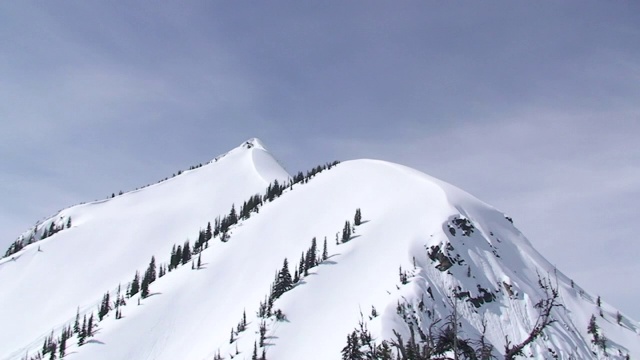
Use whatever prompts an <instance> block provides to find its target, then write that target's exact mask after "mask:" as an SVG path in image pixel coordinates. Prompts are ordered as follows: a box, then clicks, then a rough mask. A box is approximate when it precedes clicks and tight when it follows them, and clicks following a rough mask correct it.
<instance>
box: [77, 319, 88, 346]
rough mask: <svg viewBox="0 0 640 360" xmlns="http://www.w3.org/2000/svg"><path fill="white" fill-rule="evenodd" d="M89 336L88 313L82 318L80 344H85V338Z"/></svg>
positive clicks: (79, 335)
mask: <svg viewBox="0 0 640 360" xmlns="http://www.w3.org/2000/svg"><path fill="white" fill-rule="evenodd" d="M86 337H87V315H85V316H84V319H83V320H82V327H81V328H80V334H78V346H82V345H84V339H85V338H86Z"/></svg>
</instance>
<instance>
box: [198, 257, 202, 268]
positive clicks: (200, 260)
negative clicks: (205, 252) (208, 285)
mask: <svg viewBox="0 0 640 360" xmlns="http://www.w3.org/2000/svg"><path fill="white" fill-rule="evenodd" d="M200 266H202V259H201V254H198V269H200Z"/></svg>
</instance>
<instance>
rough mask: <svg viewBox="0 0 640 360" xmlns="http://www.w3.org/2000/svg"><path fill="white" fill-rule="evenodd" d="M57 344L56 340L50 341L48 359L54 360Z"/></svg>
mask: <svg viewBox="0 0 640 360" xmlns="http://www.w3.org/2000/svg"><path fill="white" fill-rule="evenodd" d="M57 348H58V346H57V344H56V342H55V341H54V342H52V343H51V347H50V348H49V352H50V353H49V360H56V355H57V354H56V352H57V351H56V350H57Z"/></svg>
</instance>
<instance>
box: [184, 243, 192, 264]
mask: <svg viewBox="0 0 640 360" xmlns="http://www.w3.org/2000/svg"><path fill="white" fill-rule="evenodd" d="M189 260H191V249H190V248H189V240H187V241H185V242H184V246H183V247H182V265H184V264H186V263H187V262H188V261H189Z"/></svg>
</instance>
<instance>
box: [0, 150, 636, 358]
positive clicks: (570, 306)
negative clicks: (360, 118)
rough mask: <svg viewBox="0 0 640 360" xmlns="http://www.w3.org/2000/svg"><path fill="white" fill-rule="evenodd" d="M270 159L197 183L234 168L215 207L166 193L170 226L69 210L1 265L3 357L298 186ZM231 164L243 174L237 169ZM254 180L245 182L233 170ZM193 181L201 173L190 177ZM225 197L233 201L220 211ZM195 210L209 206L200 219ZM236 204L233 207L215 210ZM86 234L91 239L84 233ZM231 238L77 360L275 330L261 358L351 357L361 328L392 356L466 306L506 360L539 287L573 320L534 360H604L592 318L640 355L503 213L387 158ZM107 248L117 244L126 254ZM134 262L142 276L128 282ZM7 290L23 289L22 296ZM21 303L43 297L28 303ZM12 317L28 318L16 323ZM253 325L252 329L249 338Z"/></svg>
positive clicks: (180, 353)
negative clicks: (269, 306)
mask: <svg viewBox="0 0 640 360" xmlns="http://www.w3.org/2000/svg"><path fill="white" fill-rule="evenodd" d="M263 148H264V146H263V145H262V144H261V143H260V142H259V141H258V140H250V141H248V142H246V143H244V144H243V145H242V146H241V147H240V148H238V149H235V150H233V151H231V152H230V153H228V154H226V155H224V156H221V157H219V158H218V161H217V162H216V163H214V164H211V165H207V166H205V167H203V168H201V169H198V170H196V171H204V170H205V169H207V167H208V166H212V167H213V166H219V167H220V170H216V172H215V175H216V176H211V178H214V177H215V178H216V179H217V178H218V177H221V178H224V179H226V180H228V181H227V182H224V183H223V182H222V180H219V179H218V180H208V181H211V182H215V184H216V186H215V189H211V193H208V195H207V196H210V197H211V198H213V199H214V200H213V201H211V200H207V201H205V200H203V199H202V197H204V195H203V196H198V195H192V194H190V192H191V191H192V190H191V189H192V188H193V187H186V185H185V184H183V185H182V186H179V187H178V186H177V187H175V188H174V189H172V190H171V191H169V190H167V191H165V192H163V193H162V195H163V196H164V197H165V198H166V199H165V200H168V201H167V203H168V204H169V205H166V206H167V207H169V208H172V210H171V211H172V212H171V214H170V215H166V216H163V217H160V216H159V215H158V211H159V209H156V208H155V207H154V206H156V207H159V208H161V206H160V205H158V204H156V203H153V206H152V205H146V206H145V205H142V204H144V202H142V201H140V200H136V199H130V200H129V201H127V202H124V200H126V199H127V198H126V196H133V195H134V193H130V194H127V195H124V196H122V197H119V198H115V199H113V200H110V201H107V202H105V203H103V204H101V205H96V204H92V205H87V206H85V207H100V206H107V204H109V203H111V202H115V201H121V202H123V204H122V205H121V206H118V207H115V205H112V206H114V208H112V209H111V211H107V210H104V211H103V212H97V210H96V211H95V212H91V213H89V211H88V210H82V209H83V207H77V208H78V210H77V211H76V210H74V209H76V208H71V209H69V211H71V210H74V211H76V212H73V213H70V214H71V216H72V217H73V224H74V225H73V226H72V227H71V228H70V229H68V230H64V231H62V232H60V233H57V234H56V235H54V236H53V237H51V238H50V239H47V240H45V241H43V242H41V243H38V244H37V245H40V246H41V250H43V251H42V252H38V251H37V249H33V248H34V247H37V245H35V246H34V245H32V246H31V247H30V248H29V249H27V250H25V251H23V252H21V253H18V254H16V258H17V259H16V261H10V260H3V261H2V262H0V283H1V284H3V290H2V293H1V294H0V296H1V297H2V299H1V300H2V301H4V302H0V309H2V310H0V316H1V318H0V322H1V323H3V324H5V323H11V324H12V326H11V327H4V326H3V328H2V330H1V331H2V333H0V336H1V337H0V341H1V342H2V343H0V349H1V350H2V351H0V354H5V353H7V354H14V356H13V357H12V356H5V357H7V358H19V357H20V356H23V355H24V354H25V353H26V352H27V350H28V349H27V348H28V346H27V345H31V346H30V347H29V348H30V349H34V350H35V349H37V348H38V347H41V346H42V340H43V337H40V338H38V335H41V334H42V335H46V334H48V332H49V331H50V329H52V328H56V336H58V333H59V331H58V330H57V327H61V326H63V325H68V324H69V323H70V322H71V321H72V320H73V316H74V315H75V307H76V305H81V306H83V307H84V308H86V309H88V310H91V311H94V312H95V309H96V305H97V303H98V301H99V300H100V298H101V296H102V294H103V293H104V292H105V291H106V290H108V289H111V290H113V289H114V288H115V287H116V286H117V285H118V283H122V284H125V283H126V282H128V281H130V280H131V278H132V276H133V272H134V271H135V270H136V269H137V270H141V271H143V270H144V268H145V267H146V265H147V264H148V261H149V258H150V256H151V255H156V260H157V262H164V263H166V262H167V261H168V257H169V251H170V248H171V245H172V244H173V243H181V242H182V241H183V240H184V237H185V236H188V235H191V234H193V235H192V236H195V232H197V229H198V228H199V227H201V226H203V224H206V222H207V221H213V219H214V218H215V217H216V216H217V215H224V214H227V213H228V211H229V208H230V203H231V202H235V203H236V204H240V203H241V202H242V200H246V197H248V196H249V195H251V194H253V193H255V192H256V191H260V190H262V188H264V186H265V182H266V181H268V180H266V179H273V178H279V179H282V178H283V177H285V176H286V174H285V173H284V172H283V171H282V170H281V168H280V167H279V166H277V164H276V162H275V160H273V159H272V158H271V157H270V156H269V155H268V154H267V153H266V152H264V150H263ZM249 155H250V156H249ZM225 161H228V164H229V165H228V167H227V165H225V167H224V168H223V166H222V164H224V163H225ZM231 164H233V165H231ZM238 164H244V165H242V166H240V165H238ZM238 168H241V169H242V170H243V171H236V172H233V171H234V170H237V169H238ZM211 171H213V170H211ZM256 174H259V176H256ZM185 175H190V172H187V173H186V174H184V175H181V176H185ZM243 176H245V177H247V178H248V179H247V178H243ZM199 177H200V176H194V178H199ZM203 177H204V176H203ZM207 178H209V177H207ZM178 179H180V177H177V178H175V179H174V180H172V181H177V180H178ZM185 179H188V177H185ZM209 179H210V178H209ZM184 181H186V180H184ZM208 181H207V180H202V183H206V182H208ZM246 181H251V183H250V184H249V185H247V184H246V183H244V182H246ZM254 181H255V182H254ZM160 185H162V184H160ZM201 185H202V186H204V185H203V184H201ZM241 186H255V188H258V189H257V190H252V191H246V192H245V195H244V196H245V198H242V199H237V198H235V197H234V196H231V194H230V193H231V192H233V191H237V189H239V188H240V187H241ZM260 187H262V188H260ZM150 189H151V188H149V189H145V190H144V192H146V191H149V190H150ZM185 192H186V194H185ZM239 193H240V192H239V191H238V192H237V193H235V195H238V194H239ZM199 194H200V193H199ZM148 196H149V197H150V198H153V199H155V198H157V196H153V197H152V196H151V195H148ZM184 197H187V199H185V198H184ZM221 198H222V199H225V200H226V202H225V201H222V200H220V201H216V200H218V199H221ZM146 201H151V200H149V199H147V200H146ZM194 202H195V203H198V204H201V205H200V206H194V205H193V204H194ZM176 203H177V204H182V205H180V209H181V211H177V210H175V209H173V206H176V205H177V204H176ZM222 203H224V207H219V206H217V205H215V204H222ZM162 204H164V202H162ZM210 206H211V207H210ZM357 208H360V209H361V211H362V220H363V221H362V224H361V225H359V226H356V227H355V228H354V229H355V232H354V233H353V234H352V236H351V238H350V240H349V241H347V242H344V243H343V242H341V241H340V239H339V238H340V237H341V235H342V231H343V228H344V226H345V222H346V221H350V222H351V223H353V218H354V213H355V210H356V209H357ZM81 210H82V211H81ZM145 210H146V211H145ZM165 211H169V210H165ZM183 212H188V215H185V214H184V213H183ZM139 213H142V214H143V215H140V214H139ZM160 213H162V212H160ZM61 216H67V214H66V213H65V214H61ZM152 216H153V217H152ZM115 217H117V219H118V221H115V220H114V218H115ZM132 217H134V218H135V219H136V221H133V220H131V219H132ZM76 218H77V220H76ZM194 218H195V219H194ZM96 224H101V225H100V227H98V225H96ZM117 224H124V225H121V226H120V227H118V226H116V225H117ZM141 224H142V225H141ZM81 231H84V232H83V233H82V234H83V236H82V237H81V236H80V235H76V234H79V233H80V232H81ZM149 233H151V234H149ZM229 235H230V238H229V239H228V241H227V242H221V241H220V240H219V239H218V238H214V239H213V240H212V242H211V245H210V246H209V247H208V248H207V249H205V250H203V252H202V253H201V254H200V255H201V257H202V258H201V261H202V266H201V267H200V268H199V269H198V268H196V269H193V270H192V268H191V266H190V265H184V266H180V267H178V268H177V269H175V270H173V271H172V272H170V273H168V274H167V275H165V276H164V277H162V278H159V279H157V280H156V281H155V282H154V283H152V284H151V296H149V297H147V298H145V299H139V295H136V296H134V297H133V298H130V299H128V300H127V305H126V306H123V307H122V308H121V311H122V314H123V317H122V319H118V320H116V319H115V317H114V314H113V312H112V313H110V314H109V315H107V317H106V318H105V319H104V320H103V321H101V322H100V323H99V326H98V329H97V331H96V335H95V336H94V337H93V338H91V340H90V341H88V342H87V343H86V344H85V345H84V346H82V347H78V346H77V345H75V342H76V339H75V337H74V338H72V339H71V340H70V342H69V343H70V344H71V343H73V344H71V345H69V346H68V351H67V354H69V355H68V356H67V357H68V358H69V359H87V360H96V359H97V360H100V359H104V360H107V359H108V360H111V359H158V360H165V359H166V360H169V359H171V360H174V359H195V360H200V359H202V360H204V359H209V360H210V359H213V358H214V357H215V356H216V355H218V354H219V355H220V356H221V357H222V358H224V359H230V358H232V357H233V358H236V359H250V358H251V357H252V353H253V349H254V344H260V325H261V324H264V326H265V327H266V334H265V335H266V336H265V338H264V344H263V345H264V346H263V347H259V346H258V348H257V352H258V355H261V353H262V352H263V351H264V352H265V355H266V358H267V359H272V360H273V359H275V360H288V359H292V360H293V359H296V360H297V359H319V360H320V359H322V360H326V359H340V358H341V356H340V352H341V350H342V348H343V347H344V346H345V345H346V337H347V334H349V333H351V332H352V331H353V330H354V329H355V328H356V327H358V324H359V322H360V321H362V322H363V323H364V324H365V325H366V326H367V327H368V328H369V329H370V330H371V333H372V335H373V336H374V338H375V339H376V340H377V341H378V342H380V341H382V340H384V339H394V338H395V334H394V331H395V332H397V333H398V334H400V335H401V336H402V337H403V339H405V340H406V339H408V337H409V335H410V330H409V326H408V325H407V321H406V320H405V319H412V320H411V321H414V322H415V323H416V326H417V327H420V328H421V329H422V330H423V331H426V329H427V328H428V327H429V324H431V323H433V322H434V321H436V320H437V319H439V318H444V317H446V316H448V315H450V314H451V313H453V309H454V308H455V309H456V310H455V312H456V313H457V314H458V315H459V316H460V323H461V324H462V326H461V328H460V330H461V332H462V334H463V336H464V337H468V338H479V337H480V335H481V333H482V328H483V324H484V327H485V328H486V330H485V332H484V334H485V337H486V339H487V340H488V341H490V342H491V343H492V344H493V345H494V347H495V348H494V352H493V354H494V355H495V356H500V355H501V354H503V353H504V345H505V338H506V337H508V339H509V340H510V341H511V342H512V343H519V342H521V341H523V340H524V339H525V338H526V336H527V335H528V333H529V332H530V330H531V329H532V327H533V326H534V323H535V321H536V318H537V315H538V310H537V309H536V308H535V307H534V304H535V303H536V302H538V301H539V300H540V299H541V298H544V296H545V294H544V291H543V290H542V289H541V288H540V287H539V285H538V281H539V279H542V281H548V282H549V283H551V284H552V286H553V287H554V288H557V289H558V291H559V302H560V303H561V304H563V305H564V307H557V308H555V309H554V310H553V313H552V315H553V318H554V319H556V320H557V322H555V323H554V324H552V325H551V326H550V327H549V328H548V329H547V330H545V332H544V335H543V336H542V337H541V338H540V339H539V340H537V341H535V342H534V343H533V344H532V345H530V346H528V347H527V348H525V352H524V355H525V356H531V357H533V358H536V359H548V358H553V357H554V356H558V357H559V358H562V359H569V358H576V359H590V358H597V357H602V356H604V353H603V351H602V350H600V349H598V348H596V347H594V346H593V345H592V344H591V342H590V339H591V335H589V334H587V324H588V322H589V319H590V317H591V315H592V314H595V315H596V317H597V324H598V326H599V328H600V330H599V331H600V334H601V335H604V336H605V337H606V338H607V339H608V343H607V347H608V349H607V354H608V355H609V356H610V358H624V356H625V355H626V354H629V355H630V356H631V358H636V357H639V356H640V345H639V344H640V341H639V340H640V337H639V336H640V335H639V334H640V330H639V329H640V326H639V324H638V323H637V322H636V321H633V320H631V319H628V318H627V317H626V316H624V315H621V317H620V321H618V318H619V317H618V314H617V312H616V310H615V309H613V308H612V307H610V306H609V305H607V304H606V303H602V305H600V306H598V305H597V304H596V300H595V297H594V296H592V295H590V294H587V293H585V292H584V291H582V290H581V289H580V287H579V286H578V285H577V284H573V282H572V281H571V280H570V279H569V278H568V277H567V276H565V275H564V274H562V273H561V272H560V271H559V270H557V269H555V268H554V267H553V266H552V265H551V264H549V263H548V262H547V261H546V260H545V259H544V258H542V257H541V256H540V254H538V253H537V252H536V251H535V249H533V247H532V245H531V244H530V243H529V241H528V240H527V239H526V238H525V237H524V236H523V235H522V234H521V233H520V232H519V231H518V230H517V229H516V228H515V227H514V226H513V224H512V222H511V221H510V220H508V219H507V218H506V217H505V215H504V214H503V213H501V212H499V211H497V210H495V209H493V208H492V207H490V206H488V205H486V204H484V203H482V202H481V201H479V200H477V199H476V198H474V197H472V196H471V195H469V194H467V193H465V192H464V191H461V190H459V189H457V188H455V187H453V186H451V185H449V184H446V183H444V182H442V181H439V180H437V179H434V178H432V177H429V176H427V175H425V174H423V173H420V172H418V171H416V170H413V169H410V168H407V167H404V166H401V165H397V164H391V163H388V162H383V161H376V160H355V161H348V162H344V163H341V164H339V165H337V166H336V167H335V168H332V169H330V170H327V171H324V172H321V173H319V174H317V175H316V176H314V177H313V178H312V179H311V180H310V181H308V182H301V183H297V184H295V185H293V187H292V188H288V189H286V190H285V191H284V193H283V194H282V195H281V196H279V197H277V198H276V199H275V200H274V201H272V202H266V203H265V204H264V205H263V206H261V207H260V208H259V212H258V213H254V214H252V215H251V217H250V218H249V219H246V220H244V221H241V222H240V223H239V224H238V225H236V226H233V227H232V228H231V231H230V232H229ZM92 237H96V238H98V237H99V239H100V241H97V240H93V238H92ZM314 237H315V238H316V239H317V245H318V246H317V247H318V251H317V253H316V254H315V256H318V257H319V256H321V252H322V248H323V243H324V240H325V238H326V241H327V251H328V259H326V260H324V261H322V262H321V263H320V264H319V265H318V266H315V267H313V268H312V269H310V270H309V272H308V274H307V275H306V276H303V277H302V279H301V280H300V281H299V282H298V283H297V284H295V285H294V287H293V288H292V289H291V290H289V291H287V292H285V293H284V294H283V295H282V296H281V297H280V298H278V299H277V300H275V302H274V303H273V309H274V310H275V309H279V310H281V311H282V312H283V313H284V316H285V317H286V319H285V320H283V321H277V320H276V319H275V318H274V317H269V318H266V319H263V318H259V317H258V316H257V311H258V309H259V305H260V303H261V302H264V301H265V300H266V296H268V294H269V293H270V290H271V284H272V283H273V281H274V275H275V273H276V271H278V270H280V269H281V268H282V267H283V261H284V259H285V258H286V259H288V262H289V270H290V272H291V273H292V274H293V273H294V271H295V269H297V268H298V264H299V262H300V258H301V255H302V254H304V253H306V252H307V250H308V249H309V246H310V245H311V242H312V238H314ZM65 239H68V240H65ZM122 239H126V240H122ZM337 239H338V240H337ZM105 242H106V243H110V242H115V243H116V244H117V246H116V247H115V248H111V247H108V246H105V245H104V243H105ZM150 243H153V244H155V245H154V246H151V245H149V244H150ZM59 244H60V245H59ZM69 254H75V256H71V255H69ZM123 264H125V265H126V267H127V268H126V270H122V269H121V267H123V266H125V265H123ZM8 269H14V270H8ZM16 269H17V270H16ZM87 273H88V274H87ZM65 276H70V277H71V276H72V277H73V278H72V279H73V281H74V282H77V283H78V284H74V283H70V282H69V283H68V282H66V281H65V279H66V278H65ZM92 279H98V281H96V284H95V285H92V284H90V281H91V280H92ZM5 282H7V284H9V285H8V286H7V288H6V289H7V290H6V291H5V287H4V284H5ZM20 283H22V284H20ZM25 284H28V286H26V285H25ZM31 284H35V285H33V286H32V285H31ZM29 286H31V287H29ZM34 286H41V287H43V288H34ZM60 286H63V289H60ZM20 292H22V293H24V294H26V295H27V296H23V295H18V293H20ZM49 296H51V297H52V298H53V299H49ZM7 299H9V300H7ZM67 299H68V301H66V302H65V301H64V300H67ZM20 301H24V304H21V303H20ZM12 306H13V307H16V306H17V307H18V310H19V311H15V312H14V311H13V310H12V311H7V310H5V309H12V308H11V307H12ZM43 309H46V310H43ZM373 309H375V311H373ZM243 313H246V317H247V326H246V329H245V330H244V331H239V332H237V331H236V330H237V325H238V323H239V322H241V320H242V317H243ZM361 314H362V315H361ZM600 314H602V316H600ZM5 319H6V321H5ZM36 327H37V330H33V328H36ZM234 331H236V332H234ZM232 333H233V335H231V334H232ZM16 334H18V335H16ZM6 336H14V340H13V341H11V340H6ZM231 337H232V338H233V341H230V340H231V339H230V338H231ZM18 340H20V342H18ZM30 342H31V343H30ZM17 343H19V345H17ZM5 348H8V351H6V350H5ZM594 353H595V354H596V355H594ZM29 354H31V355H33V354H34V352H33V351H31V352H29Z"/></svg>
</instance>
